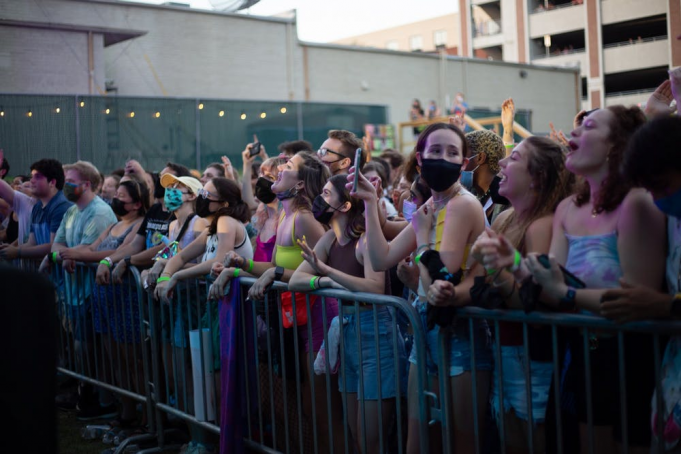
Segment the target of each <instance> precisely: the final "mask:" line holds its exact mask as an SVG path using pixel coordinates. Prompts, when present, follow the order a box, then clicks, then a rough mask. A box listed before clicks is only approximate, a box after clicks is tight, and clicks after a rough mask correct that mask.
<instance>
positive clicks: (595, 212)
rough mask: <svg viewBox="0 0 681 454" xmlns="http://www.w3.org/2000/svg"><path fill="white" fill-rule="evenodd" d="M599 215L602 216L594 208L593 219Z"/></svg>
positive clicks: (592, 211)
mask: <svg viewBox="0 0 681 454" xmlns="http://www.w3.org/2000/svg"><path fill="white" fill-rule="evenodd" d="M599 214H601V213H599V212H598V211H596V208H593V209H592V210H591V217H592V218H595V217H596V216H598V215H599Z"/></svg>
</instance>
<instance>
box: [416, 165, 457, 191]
mask: <svg viewBox="0 0 681 454" xmlns="http://www.w3.org/2000/svg"><path fill="white" fill-rule="evenodd" d="M460 174H461V164H454V163H452V162H449V161H446V160H444V159H421V177H423V179H424V180H426V183H428V186H430V189H432V190H434V191H436V192H443V191H446V190H447V189H449V188H451V187H452V186H453V185H454V183H456V181H457V180H458V179H459V175H460Z"/></svg>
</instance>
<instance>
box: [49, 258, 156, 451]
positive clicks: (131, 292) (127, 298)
mask: <svg viewBox="0 0 681 454" xmlns="http://www.w3.org/2000/svg"><path fill="white" fill-rule="evenodd" d="M96 269H97V265H93V264H80V263H79V264H76V266H75V269H74V270H73V273H71V272H68V271H66V270H65V269H64V268H63V267H62V266H61V265H60V264H53V265H52V267H51V271H50V273H51V278H52V281H53V283H54V284H55V287H56V290H57V294H58V296H59V298H58V308H57V314H58V318H59V321H58V322H59V326H60V329H59V330H58V331H59V339H58V342H59V346H58V368H57V369H58V371H59V372H61V373H63V374H65V375H67V376H70V377H73V378H75V379H77V380H79V381H80V382H82V383H85V384H89V385H93V386H95V387H96V388H101V389H105V390H108V391H110V392H112V393H115V394H117V395H118V396H120V397H121V399H122V400H123V401H124V404H127V405H132V406H136V404H137V403H139V404H142V405H143V413H144V416H143V420H144V421H146V423H147V425H148V427H149V433H148V434H143V435H136V436H132V437H128V438H126V439H125V440H124V441H122V442H121V443H120V444H119V445H118V448H117V450H116V452H121V453H122V452H124V450H125V448H126V447H127V446H129V445H133V444H145V443H147V444H148V443H149V442H153V441H154V440H155V438H156V435H155V434H154V432H155V427H156V419H155V418H154V413H153V407H152V401H151V398H150V396H151V391H150V388H149V374H150V367H149V336H148V335H147V332H148V329H147V327H146V326H145V324H144V323H143V322H142V317H141V311H140V304H141V302H142V301H143V293H142V286H141V285H140V275H139V273H138V271H137V270H136V269H135V268H132V269H131V270H130V272H128V273H127V275H126V277H125V279H124V281H123V283H122V284H110V285H103V286H100V285H98V284H96V283H95V275H96ZM126 400H127V402H125V401H126Z"/></svg>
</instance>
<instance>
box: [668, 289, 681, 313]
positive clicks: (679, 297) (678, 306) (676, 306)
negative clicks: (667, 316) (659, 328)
mask: <svg viewBox="0 0 681 454" xmlns="http://www.w3.org/2000/svg"><path fill="white" fill-rule="evenodd" d="M670 313H671V315H672V317H675V318H678V317H681V293H677V294H676V295H674V299H672V307H671V311H670Z"/></svg>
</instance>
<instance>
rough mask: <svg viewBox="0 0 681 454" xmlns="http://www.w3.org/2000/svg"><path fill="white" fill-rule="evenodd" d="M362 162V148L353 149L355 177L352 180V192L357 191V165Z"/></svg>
mask: <svg viewBox="0 0 681 454" xmlns="http://www.w3.org/2000/svg"><path fill="white" fill-rule="evenodd" d="M361 162H362V149H361V148H358V149H357V151H355V179H354V181H353V182H352V193H353V194H354V193H356V192H357V183H358V182H359V165H360V163H361Z"/></svg>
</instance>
